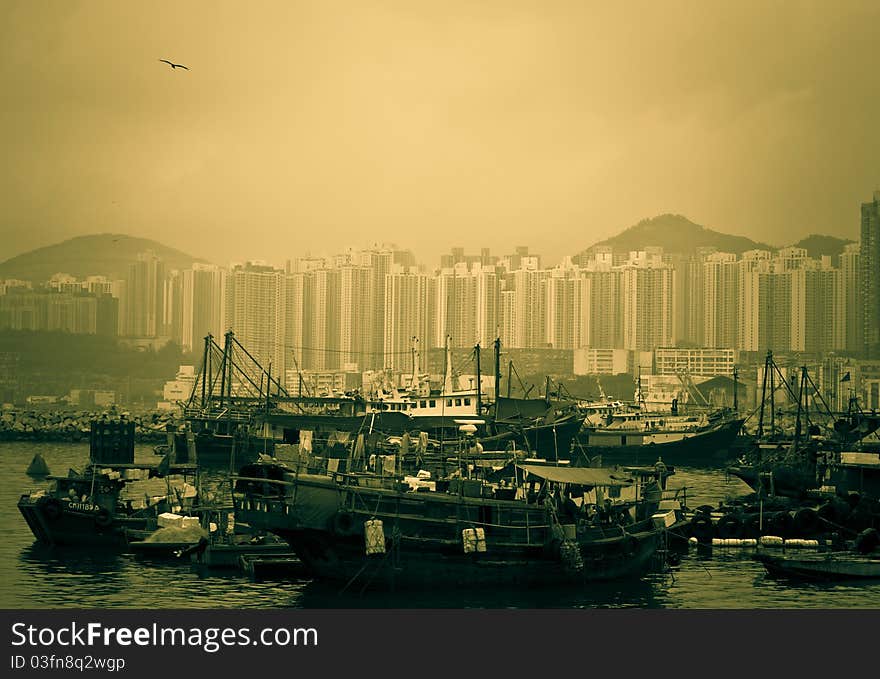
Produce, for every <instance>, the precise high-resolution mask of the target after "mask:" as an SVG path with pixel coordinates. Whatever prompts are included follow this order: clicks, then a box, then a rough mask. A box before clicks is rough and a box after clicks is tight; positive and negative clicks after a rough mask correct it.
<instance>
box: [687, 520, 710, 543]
mask: <svg viewBox="0 0 880 679" xmlns="http://www.w3.org/2000/svg"><path fill="white" fill-rule="evenodd" d="M691 534H692V535H693V536H694V537H695V538H697V541H698V542H701V543H704V544H706V543H711V542H712V538H713V537H715V526H713V525H712V519H711V518H710V517H709V516H708V515H706V514H702V513H701V514H697V515H696V516H694V518H692V519H691Z"/></svg>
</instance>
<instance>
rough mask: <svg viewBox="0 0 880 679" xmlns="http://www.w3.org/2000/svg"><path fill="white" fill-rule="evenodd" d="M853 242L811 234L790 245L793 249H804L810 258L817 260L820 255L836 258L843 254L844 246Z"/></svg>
mask: <svg viewBox="0 0 880 679" xmlns="http://www.w3.org/2000/svg"><path fill="white" fill-rule="evenodd" d="M854 242H855V241H852V240H847V239H845V238H835V237H834V236H822V235H819V234H817V233H814V234H811V235H809V236H807V237H806V238H803V239H801V240H799V241H798V242H797V243H795V244H794V245H792V246H791V247H793V248H804V249H806V251H807V254H808V255H809V256H810V257H814V258H819V257H821V256H822V255H830V256H831V257H837V256H838V255H840V254H841V253H842V252H843V248H844V246H845V245H847V244H849V243H854Z"/></svg>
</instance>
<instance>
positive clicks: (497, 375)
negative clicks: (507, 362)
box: [492, 337, 501, 414]
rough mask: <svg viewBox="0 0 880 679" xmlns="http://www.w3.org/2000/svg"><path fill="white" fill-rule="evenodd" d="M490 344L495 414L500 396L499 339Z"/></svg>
mask: <svg viewBox="0 0 880 679" xmlns="http://www.w3.org/2000/svg"><path fill="white" fill-rule="evenodd" d="M492 344H493V347H494V349H495V410H496V414H497V410H498V399H499V397H500V396H501V338H500V337H496V338H495V341H494V342H493V343H492Z"/></svg>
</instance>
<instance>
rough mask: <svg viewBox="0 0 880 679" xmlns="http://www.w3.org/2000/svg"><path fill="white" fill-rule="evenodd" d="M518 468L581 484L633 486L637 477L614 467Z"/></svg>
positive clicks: (559, 480) (552, 479) (540, 466)
mask: <svg viewBox="0 0 880 679" xmlns="http://www.w3.org/2000/svg"><path fill="white" fill-rule="evenodd" d="M517 468H518V469H522V470H524V471H527V472H528V473H529V474H533V475H535V476H537V477H539V478H542V479H546V480H547V481H553V482H555V483H576V484H578V485H581V486H618V487H623V486H631V485H633V484H634V483H635V479H633V478H632V477H631V476H627V475H625V474H623V473H621V472H618V471H617V470H614V469H600V468H597V467H553V466H550V465H540V464H518V465H517Z"/></svg>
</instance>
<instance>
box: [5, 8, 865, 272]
mask: <svg viewBox="0 0 880 679" xmlns="http://www.w3.org/2000/svg"><path fill="white" fill-rule="evenodd" d="M878 13H880V8H878V7H877V6H876V3H870V2H859V1H855V0H853V1H850V2H846V3H842V4H837V5H834V6H830V5H828V4H827V3H821V2H807V3H798V5H797V11H791V10H790V9H789V8H788V7H786V6H785V5H784V4H783V5H770V6H768V5H766V3H757V2H752V3H740V4H738V5H736V6H730V5H721V4H720V3H719V4H706V5H700V6H694V5H693V3H682V4H678V3H664V5H662V6H658V5H656V3H642V4H635V5H633V4H630V5H628V6H627V7H625V8H616V7H605V6H602V5H593V6H589V5H587V4H584V3H577V2H559V3H555V4H553V6H551V7H548V6H547V5H546V3H540V4H539V3H532V2H514V3H493V2H489V3H481V4H480V6H479V7H472V6H471V3H468V4H467V7H466V9H463V8H462V7H454V6H448V3H447V4H446V5H444V6H443V7H430V6H418V5H414V4H413V3H395V2H390V1H389V2H380V3H374V4H371V5H370V6H369V7H365V6H359V5H358V4H356V3H353V4H351V6H348V7H347V8H346V10H345V11H344V12H340V11H339V8H338V7H335V6H334V7H332V8H324V7H321V6H309V5H307V4H306V3H273V2H266V3H262V4H261V6H260V7H259V8H258V9H255V10H253V11H250V10H245V9H243V8H241V7H240V6H239V5H237V4H234V3H222V2H221V3H206V4H202V3H200V2H195V1H194V2H188V3H183V4H180V3H167V4H164V3H154V4H152V5H151V6H149V7H139V6H136V5H132V4H129V3H123V4H120V3H106V2H99V1H97V0H95V1H91V2H81V3H63V5H62V6H61V7H59V6H58V3H52V2H9V3H5V5H4V21H3V22H0V37H2V38H3V39H2V40H0V56H2V59H0V78H2V79H3V82H4V85H5V92H6V95H7V96H6V97H5V105H4V107H3V109H2V110H0V123H2V125H0V130H2V132H0V135H3V136H2V138H0V143H2V144H3V147H4V149H5V152H6V154H7V157H8V160H9V162H8V163H7V167H8V168H9V169H8V170H7V171H5V172H4V173H3V181H2V182H0V200H2V202H3V205H4V208H5V209H4V213H3V215H2V217H0V234H2V236H3V241H2V243H3V245H2V248H3V251H2V254H0V258H2V259H7V258H9V257H11V256H14V255H15V254H17V253H20V252H25V251H27V250H30V249H33V248H34V247H39V246H42V245H46V244H48V243H52V242H57V241H59V240H63V239H65V238H67V237H71V236H75V235H80V234H84V233H94V232H117V233H125V234H128V235H136V234H149V235H150V236H151V237H153V238H155V239H157V240H160V241H162V242H165V243H168V244H170V245H173V246H174V247H177V248H180V249H182V250H184V251H201V252H204V254H205V256H206V257H208V259H210V260H211V261H216V262H225V261H229V260H231V259H234V257H235V254H236V253H237V252H239V251H240V249H241V245H242V242H243V241H244V240H246V241H247V245H248V248H249V250H250V253H249V256H250V257H252V258H254V259H264V260H269V259H271V257H272V255H273V253H275V252H276V251H278V250H279V249H282V250H286V251H290V252H304V251H312V252H317V251H322V250H325V249H327V248H328V246H329V245H330V244H332V243H339V242H353V243H358V242H364V240H367V241H371V240H373V239H372V238H369V237H367V238H366V239H365V238H364V236H365V235H367V234H381V239H382V240H385V241H390V242H397V243H401V244H404V243H412V245H411V246H410V247H412V248H413V249H414V250H415V251H416V254H417V256H418V257H419V259H421V260H425V259H427V257H426V254H425V253H427V252H430V251H439V250H441V249H443V248H444V247H445V246H446V245H448V244H449V243H450V242H453V243H460V244H461V245H462V246H464V247H466V248H467V249H469V250H473V249H476V248H479V247H481V246H489V247H491V248H492V249H493V250H496V251H497V250H500V249H502V248H503V246H504V245H505V244H506V243H510V242H513V243H530V242H534V240H535V236H536V234H540V237H541V242H542V247H541V249H542V252H543V254H544V255H545V256H546V257H547V258H548V259H549V260H551V261H558V260H559V259H560V258H561V257H562V255H564V254H567V252H568V251H569V250H570V244H571V243H573V242H578V243H579V245H581V246H583V247H586V246H587V245H589V244H590V243H591V242H596V241H599V240H601V239H603V238H605V237H607V236H609V235H611V234H613V233H615V232H617V231H619V230H620V229H621V228H623V227H625V226H626V225H629V224H633V223H635V222H637V221H638V220H639V219H641V218H644V217H645V216H648V215H654V214H662V213H666V212H678V213H683V214H686V215H689V216H690V217H692V218H693V219H695V220H696V221H699V222H702V223H707V224H711V225H713V227H714V228H717V229H719V230H722V231H725V232H729V233H741V234H744V235H747V236H750V237H752V238H755V239H761V240H766V241H769V242H770V243H771V244H772V245H782V244H785V243H792V242H795V241H796V240H797V239H798V238H800V237H802V236H805V235H807V234H809V233H814V232H820V233H830V234H832V235H836V236H840V237H847V238H857V237H858V226H857V225H856V222H857V217H858V215H857V213H855V212H853V206H854V205H856V204H857V202H858V200H859V199H860V198H862V197H864V196H865V195H867V194H870V192H871V191H873V190H874V189H875V188H876V186H877V173H876V159H877V157H878V154H880V131H878V128H877V126H876V124H875V121H876V120H877V119H878V118H880V84H878V81H877V78H876V76H875V68H874V66H875V64H876V58H875V42H876V38H875V36H874V33H873V27H874V26H876V24H877V19H878ZM168 16H173V17H174V20H173V21H168V20H167V17H168ZM779 35H785V40H779V38H778V36H779ZM840 45H846V49H840ZM167 57H171V58H172V60H174V61H176V62H178V63H185V64H187V66H188V67H189V69H190V70H188V71H183V70H180V69H174V70H172V69H169V68H168V66H167V65H166V64H162V63H159V62H158V61H157V59H158V58H167ZM98 64H100V67H99V68H98V67H97V65H98ZM244 234H247V236H246V238H245V235H244Z"/></svg>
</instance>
